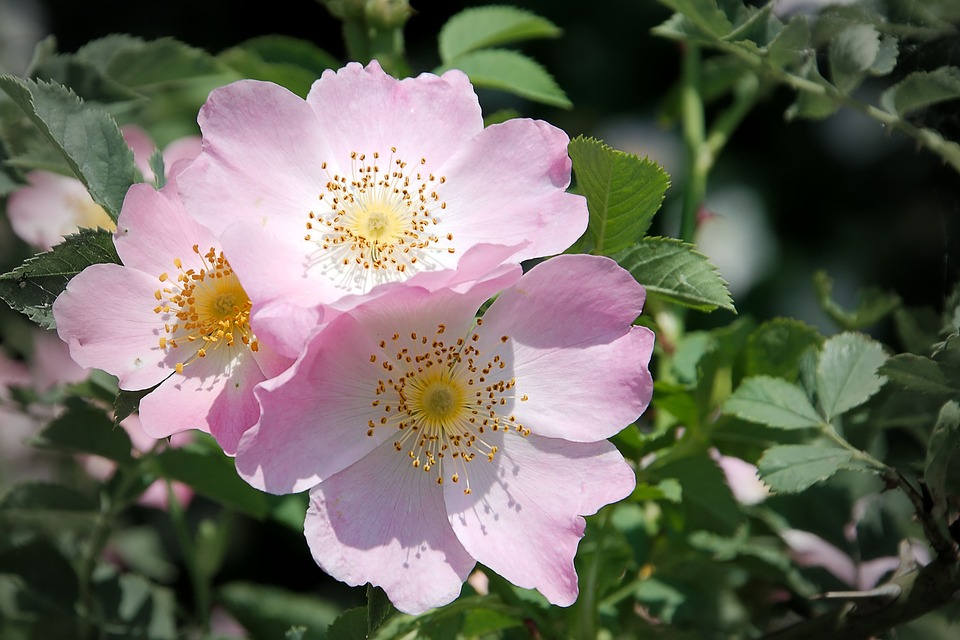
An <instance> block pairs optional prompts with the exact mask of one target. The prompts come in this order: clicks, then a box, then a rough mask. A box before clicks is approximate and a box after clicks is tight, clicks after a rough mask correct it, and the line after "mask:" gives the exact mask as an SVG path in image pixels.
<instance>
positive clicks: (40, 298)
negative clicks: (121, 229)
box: [0, 229, 120, 329]
mask: <svg viewBox="0 0 960 640" xmlns="http://www.w3.org/2000/svg"><path fill="white" fill-rule="evenodd" d="M101 262H113V263H117V264H119V262H120V258H119V256H117V250H116V249H115V248H114V246H113V236H112V235H111V234H110V232H109V231H105V230H102V229H98V230H91V229H81V230H80V232H79V233H77V234H76V235H72V236H68V237H67V238H66V239H65V240H64V241H63V242H61V243H60V244H58V245H57V246H55V247H54V248H53V249H52V250H50V251H47V252H46V253H41V254H39V255H37V256H34V257H33V258H30V259H29V260H27V261H26V262H24V263H23V264H22V265H20V266H19V267H17V268H16V269H14V270H13V271H11V272H9V273H5V274H3V275H0V299H2V300H3V301H4V302H6V303H7V304H8V305H10V306H11V307H12V308H13V309H16V310H17V311H19V312H21V313H23V314H24V315H26V316H27V317H28V318H30V319H31V320H33V321H34V322H36V323H37V324H39V325H40V326H41V327H43V328H44V329H52V328H53V327H54V326H55V322H54V319H53V312H52V307H53V301H54V300H56V299H57V296H58V295H60V293H61V292H62V291H63V290H64V289H65V288H66V286H67V283H68V282H69V281H70V279H71V278H73V276H75V275H77V274H78V273H80V272H81V271H83V270H84V269H86V268H87V267H88V266H90V265H91V264H97V263H101Z"/></svg>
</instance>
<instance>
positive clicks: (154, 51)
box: [104, 37, 222, 91]
mask: <svg viewBox="0 0 960 640" xmlns="http://www.w3.org/2000/svg"><path fill="white" fill-rule="evenodd" d="M221 71H222V69H221V67H220V65H219V64H218V63H217V61H216V60H215V59H214V58H213V56H211V55H210V54H209V53H207V52H206V51H204V50H203V49H199V48H197V47H192V46H190V45H188V44H185V43H183V42H180V41H179V40H175V39H174V38H158V39H156V40H149V41H147V40H141V39H139V38H129V37H127V39H126V42H125V43H123V46H119V47H117V48H116V49H115V50H114V51H113V52H112V55H110V56H109V61H108V62H107V64H106V66H105V68H104V72H105V74H106V75H107V76H108V77H110V78H112V79H113V80H115V81H117V82H119V83H120V84H122V85H124V86H127V87H132V88H135V89H138V90H140V91H156V90H159V89H160V88H162V87H163V86H164V85H167V84H169V83H172V82H182V81H184V80H186V79H189V78H197V77H201V76H208V75H215V74H217V73H221Z"/></svg>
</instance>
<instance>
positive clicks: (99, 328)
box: [53, 264, 172, 390]
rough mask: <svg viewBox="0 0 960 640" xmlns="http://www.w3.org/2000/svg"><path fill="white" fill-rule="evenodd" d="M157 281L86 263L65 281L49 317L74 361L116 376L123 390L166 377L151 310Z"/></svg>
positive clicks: (158, 323)
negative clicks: (53, 320)
mask: <svg viewBox="0 0 960 640" xmlns="http://www.w3.org/2000/svg"><path fill="white" fill-rule="evenodd" d="M158 284H159V283H158V282H157V279H156V278H154V277H152V276H149V275H147V274H145V273H143V272H142V271H137V270H135V269H129V268H127V267H123V266H120V265H117V264H95V265H91V266H89V267H87V268H86V269H84V270H83V271H82V272H81V273H79V274H77V275H76V276H75V277H74V278H73V279H72V280H70V282H69V284H67V288H66V289H65V290H64V292H63V293H61V294H60V296H59V297H58V298H57V299H56V301H54V303H53V316H54V318H55V319H56V321H57V333H59V334H60V338H61V339H62V340H63V341H64V342H66V343H67V344H69V345H70V356H71V357H72V358H73V360H74V361H75V362H76V363H77V364H79V365H80V366H81V367H86V368H96V369H103V370H104V371H106V372H107V373H111V374H113V375H115V376H117V377H118V378H120V387H121V388H122V389H130V390H133V389H147V388H149V387H152V386H153V385H155V384H157V383H158V382H160V381H161V380H163V379H164V378H165V377H166V376H167V375H169V373H170V371H171V370H172V365H170V364H169V362H166V360H167V355H166V354H165V353H164V351H163V350H162V349H160V347H159V343H158V341H159V338H160V335H161V333H162V332H163V322H164V315H158V314H157V313H155V312H154V307H155V306H156V304H157V300H156V298H155V297H154V292H155V291H156V290H157V288H158Z"/></svg>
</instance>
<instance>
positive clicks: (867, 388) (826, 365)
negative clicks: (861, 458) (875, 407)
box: [817, 333, 887, 421]
mask: <svg viewBox="0 0 960 640" xmlns="http://www.w3.org/2000/svg"><path fill="white" fill-rule="evenodd" d="M886 360H887V354H886V353H884V351H883V347H882V346H881V345H880V343H879V342H875V341H873V340H871V339H870V338H868V337H866V336H865V335H863V334H859V333H842V334H840V335H837V336H833V337H832V338H830V339H829V340H827V341H826V342H825V343H824V345H823V352H822V353H821V354H820V361H819V362H818V363H817V396H818V397H819V398H820V406H821V407H822V408H823V411H824V414H825V417H826V419H827V420H828V421H830V420H833V419H834V418H835V417H836V416H838V415H840V414H842V413H844V412H845V411H849V410H850V409H852V408H854V407H857V406H859V405H861V404H863V403H864V402H866V401H867V400H868V399H869V398H870V396H872V395H873V394H875V393H876V392H877V391H879V390H880V388H881V387H882V386H883V384H884V382H886V378H883V377H881V376H879V375H878V374H877V370H878V369H879V368H880V366H881V365H882V364H883V363H884V362H886Z"/></svg>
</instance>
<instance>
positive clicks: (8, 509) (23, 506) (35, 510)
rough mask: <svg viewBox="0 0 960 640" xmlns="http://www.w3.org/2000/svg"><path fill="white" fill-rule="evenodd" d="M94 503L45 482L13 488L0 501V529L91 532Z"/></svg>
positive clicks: (95, 508)
mask: <svg viewBox="0 0 960 640" xmlns="http://www.w3.org/2000/svg"><path fill="white" fill-rule="evenodd" d="M96 521H97V503H96V502H95V501H94V500H92V499H90V498H89V497H87V496H85V495H83V494H80V493H77V492H76V491H73V490H72V489H69V488H68V487H64V486H62V485H58V484H52V483H46V482H28V483H21V484H18V485H15V486H14V487H13V488H12V489H10V491H9V492H8V493H7V494H6V495H5V496H4V497H3V500H2V501H0V527H2V528H4V529H7V528H8V527H12V526H21V527H29V528H30V529H32V530H35V531H44V532H48V533H55V534H60V533H62V532H63V531H64V530H65V529H91V528H93V526H94V525H95V524H96Z"/></svg>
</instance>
